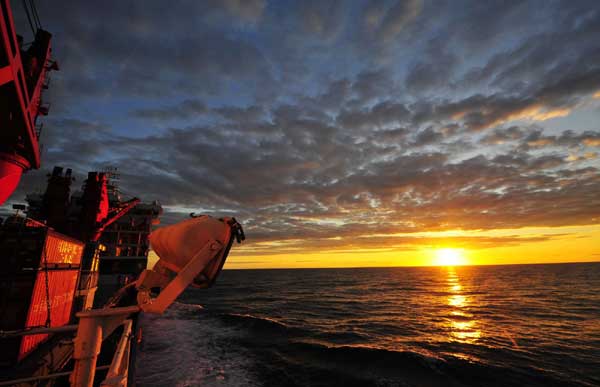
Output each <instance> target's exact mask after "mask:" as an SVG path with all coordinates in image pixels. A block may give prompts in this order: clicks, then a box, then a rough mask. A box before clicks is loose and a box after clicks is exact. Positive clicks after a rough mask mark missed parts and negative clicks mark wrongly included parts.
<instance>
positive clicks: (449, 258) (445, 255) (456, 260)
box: [434, 247, 466, 266]
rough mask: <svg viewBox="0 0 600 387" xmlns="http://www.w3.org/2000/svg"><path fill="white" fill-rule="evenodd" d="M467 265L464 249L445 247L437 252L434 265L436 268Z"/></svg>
mask: <svg viewBox="0 0 600 387" xmlns="http://www.w3.org/2000/svg"><path fill="white" fill-rule="evenodd" d="M465 263H466V259H465V256H464V254H463V250H462V249H453V248H449V247H445V248H442V249H436V250H435V262H434V264H435V265H436V266H459V265H464V264H465Z"/></svg>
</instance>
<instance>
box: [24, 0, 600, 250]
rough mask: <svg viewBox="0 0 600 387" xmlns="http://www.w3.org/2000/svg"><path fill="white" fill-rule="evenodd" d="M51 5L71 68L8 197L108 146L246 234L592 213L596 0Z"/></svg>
mask: <svg viewBox="0 0 600 387" xmlns="http://www.w3.org/2000/svg"><path fill="white" fill-rule="evenodd" d="M13 6H14V7H15V12H16V13H17V15H16V19H17V24H18V25H19V27H20V30H21V31H24V30H26V26H27V24H26V23H25V22H24V19H23V18H22V15H19V12H18V11H19V6H17V5H16V4H15V5H13ZM38 10H39V13H40V16H41V21H42V24H43V26H44V28H45V29H47V30H49V31H50V32H52V33H53V35H54V51H53V52H54V57H55V58H56V59H58V61H59V63H60V67H61V71H60V72H57V73H54V74H53V78H52V82H51V89H50V90H49V91H48V92H47V94H46V100H47V101H49V102H50V103H51V112H50V115H49V116H48V117H47V118H44V133H43V137H42V142H43V144H44V151H43V155H42V162H43V168H42V170H40V171H37V172H31V173H29V174H28V175H27V176H25V177H24V180H23V184H22V185H21V187H20V191H19V193H17V195H16V196H15V197H16V198H18V197H19V195H21V197H22V194H23V192H26V191H31V190H32V189H34V188H38V187H39V188H41V187H42V186H43V181H44V179H45V177H44V176H45V173H47V171H48V170H50V169H51V168H52V166H54V165H62V166H64V167H71V168H73V169H74V170H75V171H76V173H78V174H79V176H81V178H83V176H84V173H85V172H86V171H87V170H93V169H99V168H102V167H104V166H106V165H113V166H117V167H118V168H119V170H120V171H121V174H122V182H121V186H122V188H123V190H124V191H125V192H129V193H131V194H135V195H138V196H140V197H142V198H143V199H145V200H153V199H158V200H160V201H161V203H162V204H163V205H164V207H165V216H164V222H166V223H170V222H174V221H176V220H178V219H183V218H185V217H186V216H187V214H189V213H190V212H205V213H213V214H225V215H235V216H236V217H238V218H239V219H240V220H241V221H242V222H243V223H244V225H245V228H246V230H247V234H248V236H249V242H250V244H249V245H248V246H249V247H248V248H249V249H250V250H247V253H248V254H255V255H265V254H271V253H274V252H276V253H284V252H302V251H305V250H313V251H314V250H323V251H324V250H336V249H337V250H340V251H341V250H352V249H364V250H365V251H366V250H367V249H369V248H381V247H382V246H385V247H387V248H388V249H391V250H394V249H406V248H407V246H417V245H420V244H431V245H434V244H435V242H432V241H431V237H428V236H423V234H422V233H423V232H432V231H444V230H465V232H468V231H469V230H471V231H472V230H479V231H480V232H486V231H489V230H498V229H514V230H518V229H520V228H522V227H527V228H532V227H533V228H536V227H537V228H540V229H542V228H544V229H548V228H552V227H562V226H585V225H588V226H589V225H592V226H593V225H598V224H600V161H599V160H600V159H599V157H600V156H599V152H600V128H599V123H600V2H597V1H594V0H591V1H529V2H523V1H514V2H513V1H497V2H491V1H470V2H463V1H454V0H452V1H420V0H408V1H379V0H373V1H352V2H350V1H323V0H320V1H299V2H291V1H289V2H288V1H262V0H248V1H245V0H225V1H217V0H214V1H144V2H133V1H104V2H102V3H93V4H92V3H90V2H82V1H57V2H40V4H39V5H38ZM26 40H27V38H26ZM561 235H563V234H557V233H547V234H544V233H541V234H536V236H533V237H531V238H533V240H531V242H532V243H533V242H535V240H539V239H540V238H541V239H542V240H546V239H552V238H560V237H561ZM524 238H525V239H524ZM536 238H537V239H536ZM526 239H527V237H526V236H523V235H519V234H518V233H517V234H515V235H503V236H489V235H488V236H483V235H478V236H473V237H471V236H467V235H466V234H465V235H463V236H461V237H456V238H454V239H453V243H455V244H459V245H460V244H463V243H464V244H467V245H469V246H471V247H474V248H485V247H486V246H488V245H490V244H492V245H510V244H514V243H521V242H523V241H524V240H526ZM252 243H254V245H253V244H252ZM252 246H254V247H252ZM597 247H598V246H597ZM598 249H599V250H600V247H598ZM598 252H600V251H597V252H596V253H598Z"/></svg>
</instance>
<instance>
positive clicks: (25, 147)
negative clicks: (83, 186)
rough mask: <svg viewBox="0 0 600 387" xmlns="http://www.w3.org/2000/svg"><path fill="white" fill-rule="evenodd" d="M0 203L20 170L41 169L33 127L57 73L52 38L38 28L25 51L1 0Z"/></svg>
mask: <svg viewBox="0 0 600 387" xmlns="http://www.w3.org/2000/svg"><path fill="white" fill-rule="evenodd" d="M0 34H1V35H2V42H1V43H0V46H1V47H0V204H2V203H4V202H5V201H6V199H8V198H9V197H10V195H11V194H12V192H13V191H14V190H15V188H16V187H17V185H18V183H19V180H20V179H21V175H22V174H23V171H27V170H29V169H37V168H39V167H40V148H39V142H38V140H39V136H40V129H41V128H40V127H38V126H36V120H37V117H38V115H39V114H42V115H46V114H47V113H48V108H47V107H45V106H42V102H41V94H42V90H43V89H45V88H47V83H46V75H47V73H48V71H49V70H58V66H57V64H56V62H53V61H52V60H51V59H50V54H51V49H50V40H51V37H52V35H51V34H50V33H49V32H47V31H44V30H42V29H40V28H38V29H37V32H36V33H35V40H34V41H33V42H32V43H31V44H30V45H29V47H27V48H25V47H24V46H23V39H22V38H21V37H20V36H18V35H17V34H16V33H15V28H14V23H13V16H12V12H11V8H10V5H9V2H8V0H0Z"/></svg>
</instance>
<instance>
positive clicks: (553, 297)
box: [137, 263, 600, 386]
mask: <svg viewBox="0 0 600 387" xmlns="http://www.w3.org/2000/svg"><path fill="white" fill-rule="evenodd" d="M142 325H143V336H144V340H143V345H142V348H141V350H140V352H139V355H138V362H137V382H138V384H139V385H140V386H194V385H202V386H334V385H340V386H342V385H360V386H600V263H589V264H587V263H586V264H555V265H511V266H460V267H428V268H360V269H302V270H225V271H223V273H222V274H221V276H220V278H219V279H218V281H217V283H216V285H215V286H214V287H213V288H211V289H204V290H189V291H187V292H186V293H185V294H184V295H183V296H182V297H181V298H180V300H179V301H178V302H177V303H176V304H175V305H173V306H172V307H171V308H170V309H169V310H168V311H167V312H166V314H165V315H164V316H160V317H155V316H144V318H143V321H142Z"/></svg>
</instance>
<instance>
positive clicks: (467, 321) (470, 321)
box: [447, 266, 482, 344]
mask: <svg viewBox="0 0 600 387" xmlns="http://www.w3.org/2000/svg"><path fill="white" fill-rule="evenodd" d="M447 271H448V279H447V283H448V292H449V293H450V295H449V296H448V299H447V303H448V306H450V307H451V308H452V311H451V312H450V315H451V316H452V317H450V318H449V319H448V327H447V328H449V329H448V330H449V332H450V336H451V337H450V338H451V339H452V340H457V341H459V342H461V343H466V344H474V343H475V342H477V340H478V339H479V338H481V335H482V333H481V330H480V329H479V327H478V322H477V320H476V319H475V318H474V317H473V315H472V314H471V313H469V311H468V309H469V306H471V305H472V304H473V302H474V300H473V299H472V297H471V296H467V295H465V294H464V290H463V286H462V284H461V283H460V278H459V276H458V273H457V272H456V268H454V267H452V266H449V267H447Z"/></svg>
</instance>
